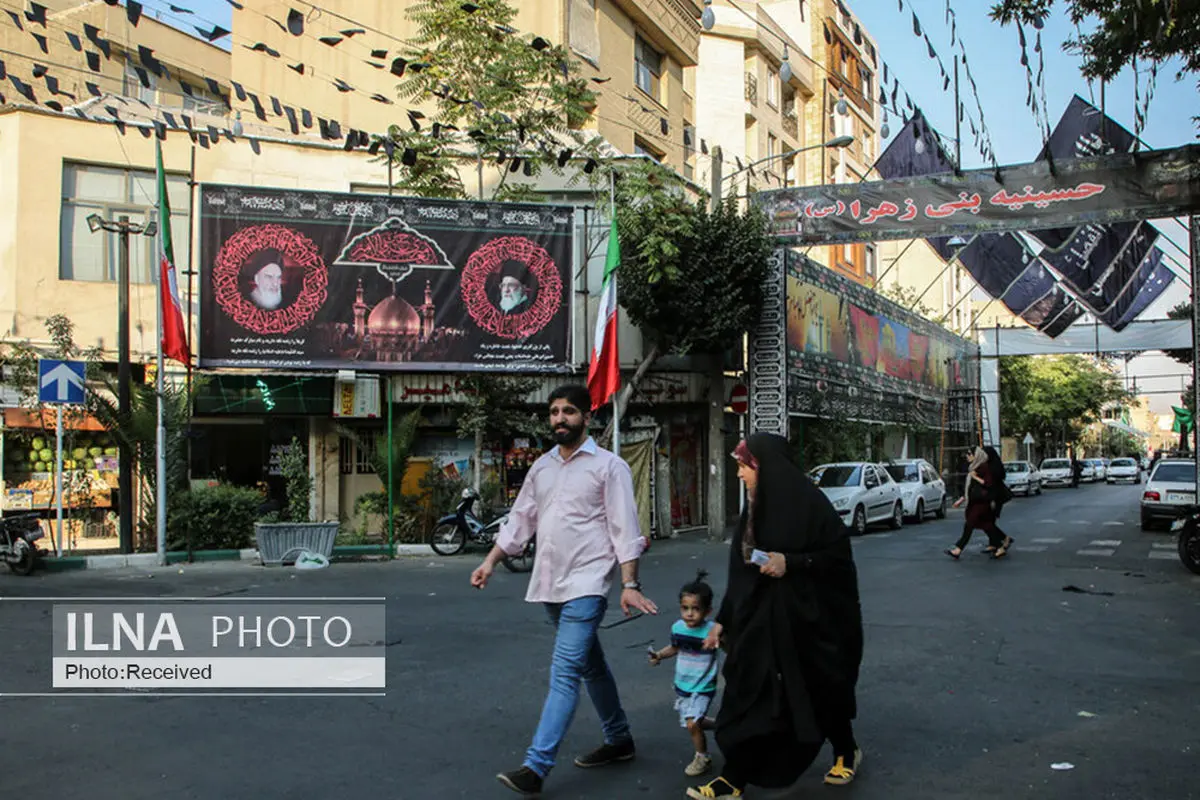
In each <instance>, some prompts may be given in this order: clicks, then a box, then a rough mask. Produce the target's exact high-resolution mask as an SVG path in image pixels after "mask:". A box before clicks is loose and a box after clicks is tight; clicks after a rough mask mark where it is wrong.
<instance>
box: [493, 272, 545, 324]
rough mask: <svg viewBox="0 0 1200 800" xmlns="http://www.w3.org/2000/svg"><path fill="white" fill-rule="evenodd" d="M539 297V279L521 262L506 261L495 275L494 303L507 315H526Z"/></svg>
mask: <svg viewBox="0 0 1200 800" xmlns="http://www.w3.org/2000/svg"><path fill="white" fill-rule="evenodd" d="M536 297H537V278H535V277H534V276H533V273H532V272H530V271H529V267H527V266H525V265H524V264H522V263H521V262H520V261H512V260H506V261H504V262H503V263H502V264H501V265H500V269H498V270H497V271H496V273H495V290H494V294H493V299H492V302H493V303H494V304H495V306H496V308H498V309H500V313H502V314H505V315H516V314H524V313H525V312H526V311H528V310H529V307H530V306H531V305H533V301H534V299H535V298H536Z"/></svg>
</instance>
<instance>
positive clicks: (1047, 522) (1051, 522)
mask: <svg viewBox="0 0 1200 800" xmlns="http://www.w3.org/2000/svg"><path fill="white" fill-rule="evenodd" d="M1038 524H1039V525H1043V524H1044V525H1057V524H1058V520H1056V519H1039V520H1038Z"/></svg>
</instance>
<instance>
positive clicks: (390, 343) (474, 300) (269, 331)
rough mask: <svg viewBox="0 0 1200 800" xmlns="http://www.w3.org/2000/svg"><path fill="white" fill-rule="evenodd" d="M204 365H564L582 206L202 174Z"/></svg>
mask: <svg viewBox="0 0 1200 800" xmlns="http://www.w3.org/2000/svg"><path fill="white" fill-rule="evenodd" d="M199 207H200V335H199V361H200V366H201V367H205V368H208V367H244V368H245V367H248V368H266V369H322V370H329V369H362V370H385V371H405V370H419V371H431V370H454V371H470V370H474V371H485V370H521V371H526V372H562V371H566V370H567V369H568V360H569V357H570V355H569V344H570V319H571V313H570V310H571V309H570V306H571V294H570V285H571V261H572V256H573V254H574V227H575V226H574V210H573V209H572V208H571V207H569V206H551V205H541V204H517V203H485V202H462V201H450V200H429V199H423V198H415V197H389V196H386V195H364V194H339V193H333V192H311V191H302V190H289V189H265V188H256V187H246V186H227V185H211V184H203V185H201V186H200V200H199Z"/></svg>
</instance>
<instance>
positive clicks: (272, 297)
mask: <svg viewBox="0 0 1200 800" xmlns="http://www.w3.org/2000/svg"><path fill="white" fill-rule="evenodd" d="M254 295H255V300H257V301H258V304H259V305H260V306H262V307H263V308H267V309H271V308H278V307H279V304H280V303H282V302H283V290H282V289H276V290H275V291H273V292H269V291H266V290H264V289H256V290H255V292H254Z"/></svg>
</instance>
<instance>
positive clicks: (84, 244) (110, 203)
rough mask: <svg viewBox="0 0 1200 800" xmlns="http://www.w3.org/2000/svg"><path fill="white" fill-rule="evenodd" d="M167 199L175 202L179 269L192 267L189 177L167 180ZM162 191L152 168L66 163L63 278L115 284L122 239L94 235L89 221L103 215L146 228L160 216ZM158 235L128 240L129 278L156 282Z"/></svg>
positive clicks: (173, 213) (173, 218)
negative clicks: (135, 168) (159, 190)
mask: <svg viewBox="0 0 1200 800" xmlns="http://www.w3.org/2000/svg"><path fill="white" fill-rule="evenodd" d="M167 199H168V201H169V202H170V204H171V240H172V245H173V247H174V251H175V260H176V262H177V263H176V267H179V268H182V267H184V266H186V265H187V264H188V263H189V260H190V259H189V256H190V253H191V229H190V228H189V227H188V209H189V207H190V205H191V191H190V189H189V187H188V180H187V177H185V176H182V175H168V176H167ZM157 204H158V187H157V186H156V184H155V176H154V171H153V170H148V169H147V170H134V169H122V168H113V167H96V166H91V165H87V164H69V163H67V164H63V193H62V219H61V222H60V242H59V265H58V276H59V278H61V279H62V280H66V281H115V280H116V279H117V269H118V266H119V264H118V258H119V249H118V248H119V247H120V241H119V239H120V237H118V236H115V235H113V234H109V233H105V232H100V231H98V232H96V233H92V232H91V231H90V230H89V229H88V224H87V218H88V217H89V216H91V215H92V214H99V215H100V216H101V217H104V218H105V219H108V220H116V219H117V218H119V217H120V216H122V215H126V216H128V217H129V221H130V222H136V223H140V224H145V223H147V222H149V221H150V220H152V219H157V218H158V210H157V208H156V206H157ZM156 240H157V237H153V236H130V237H129V280H130V282H131V283H154V282H155V281H156V279H157V277H158V270H157V269H156V268H155V263H156V260H157V259H156V258H155V253H156V251H157V241H156Z"/></svg>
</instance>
